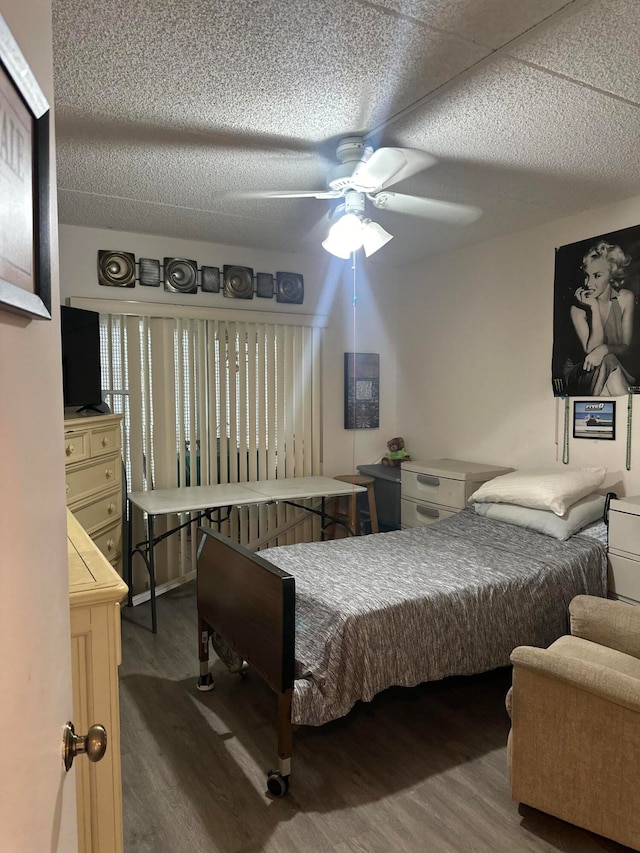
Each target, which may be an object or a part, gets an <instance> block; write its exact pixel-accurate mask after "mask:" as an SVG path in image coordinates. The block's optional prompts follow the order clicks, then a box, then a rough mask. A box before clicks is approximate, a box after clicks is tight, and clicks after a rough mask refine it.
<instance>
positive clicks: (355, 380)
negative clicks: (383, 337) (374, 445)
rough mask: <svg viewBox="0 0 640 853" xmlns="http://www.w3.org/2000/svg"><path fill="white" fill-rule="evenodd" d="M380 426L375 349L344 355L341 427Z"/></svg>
mask: <svg viewBox="0 0 640 853" xmlns="http://www.w3.org/2000/svg"><path fill="white" fill-rule="evenodd" d="M379 427H380V356H379V355H378V353H377V352H345V354H344V428H345V429H378V428H379Z"/></svg>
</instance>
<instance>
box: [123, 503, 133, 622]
mask: <svg viewBox="0 0 640 853" xmlns="http://www.w3.org/2000/svg"><path fill="white" fill-rule="evenodd" d="M132 514H133V507H132V506H131V501H129V500H128V499H127V517H126V518H125V520H124V523H125V525H126V531H125V533H126V536H125V546H124V553H125V557H124V558H125V567H124V571H125V583H126V584H127V587H128V588H129V591H128V593H127V607H133V554H132V553H131V548H132V535H133V534H132V532H131V524H132V518H131V516H132Z"/></svg>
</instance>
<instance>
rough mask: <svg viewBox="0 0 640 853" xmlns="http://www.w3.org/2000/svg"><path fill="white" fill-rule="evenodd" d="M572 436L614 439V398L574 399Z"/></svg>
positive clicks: (605, 439)
mask: <svg viewBox="0 0 640 853" xmlns="http://www.w3.org/2000/svg"><path fill="white" fill-rule="evenodd" d="M573 437H574V438H597V439H600V440H604V441H614V440H615V437H616V401H615V400H607V401H606V402H605V401H602V400H575V401H574V403H573Z"/></svg>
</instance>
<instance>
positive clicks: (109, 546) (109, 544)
mask: <svg viewBox="0 0 640 853" xmlns="http://www.w3.org/2000/svg"><path fill="white" fill-rule="evenodd" d="M115 547H116V540H115V539H108V540H107V551H113V549H114V548H115Z"/></svg>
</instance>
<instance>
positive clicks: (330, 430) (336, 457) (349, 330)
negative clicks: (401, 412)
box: [60, 225, 396, 476]
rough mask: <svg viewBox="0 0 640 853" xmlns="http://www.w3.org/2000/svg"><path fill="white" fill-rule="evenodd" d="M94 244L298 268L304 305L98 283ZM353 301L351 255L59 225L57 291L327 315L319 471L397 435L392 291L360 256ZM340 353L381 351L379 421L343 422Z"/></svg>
mask: <svg viewBox="0 0 640 853" xmlns="http://www.w3.org/2000/svg"><path fill="white" fill-rule="evenodd" d="M99 249H107V250H112V251H126V252H133V253H134V254H135V256H136V260H137V259H139V258H141V257H147V258H157V259H158V260H160V263H162V262H163V258H164V257H183V258H190V259H192V260H195V261H196V262H197V263H198V266H202V265H207V266H217V267H219V268H220V269H221V270H222V268H223V266H224V265H225V264H237V265H240V266H248V267H251V268H252V269H253V270H254V272H270V273H272V274H275V273H276V272H278V271H280V270H282V271H286V272H296V273H301V274H302V275H303V277H304V287H305V295H304V302H303V304H302V305H287V304H283V303H278V302H277V301H276V300H275V298H274V299H258V298H255V299H252V300H243V299H226V298H225V297H224V296H223V295H222V294H212V293H202V292H200V291H199V292H198V293H197V294H193V295H191V294H179V293H168V292H165V290H164V288H163V287H162V286H161V287H159V288H156V287H141V286H140V285H139V284H136V286H135V287H134V288H120V287H104V286H101V285H99V284H98V275H97V257H98V250H99ZM355 279H356V283H355V292H356V296H357V299H356V307H355V309H354V305H353V301H354V300H353V293H354V276H353V270H352V268H351V264H350V262H348V261H338V260H337V259H334V258H332V257H331V256H329V255H327V256H326V258H325V257H324V256H318V257H315V256H308V255H302V254H293V253H292V254H286V253H282V252H268V251H265V250H259V249H247V248H239V247H237V246H224V245H220V244H216V243H203V242H196V241H188V240H180V239H174V238H168V237H158V236H152V235H144V234H130V233H126V232H118V231H111V230H102V229H96V228H82V227H78V226H71V225H60V282H61V283H60V296H61V299H63V300H64V299H66V298H68V297H70V296H85V297H94V298H100V299H119V300H120V299H126V300H135V301H143V302H160V303H162V304H165V305H166V304H175V305H189V306H199V305H206V306H208V307H217V308H221V309H222V310H225V309H229V308H232V309H234V310H238V309H242V310H245V309H246V310H252V311H256V310H263V311H281V312H285V313H302V314H320V315H327V316H328V317H329V318H330V325H329V328H327V329H326V332H325V336H324V351H323V368H324V370H323V374H324V384H323V423H324V465H323V473H324V474H326V475H328V476H333V475H334V474H344V473H351V472H353V471H355V470H356V468H355V466H357V465H359V464H362V463H370V462H376V461H377V460H378V459H379V458H380V457H381V456H382V454H383V453H385V452H386V442H387V440H388V439H389V438H390V437H391V436H393V435H395V434H396V397H395V374H396V363H395V350H394V343H393V336H394V335H393V322H394V321H393V317H394V311H395V307H394V305H395V303H394V299H393V292H392V289H391V288H390V287H388V286H387V284H386V282H385V280H384V279H383V278H382V277H380V274H378V277H377V279H375V280H374V279H372V280H371V281H370V280H369V270H368V267H367V265H366V261H365V260H364V259H361V258H358V261H357V270H356V276H355ZM345 352H377V353H379V354H380V372H381V376H380V385H381V391H380V395H381V406H380V428H379V429H377V430H350V431H345V430H344V428H343V423H344V419H343V373H344V368H343V364H344V353H345Z"/></svg>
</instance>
